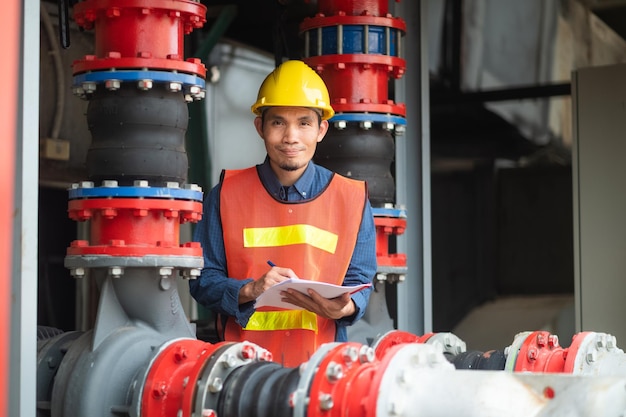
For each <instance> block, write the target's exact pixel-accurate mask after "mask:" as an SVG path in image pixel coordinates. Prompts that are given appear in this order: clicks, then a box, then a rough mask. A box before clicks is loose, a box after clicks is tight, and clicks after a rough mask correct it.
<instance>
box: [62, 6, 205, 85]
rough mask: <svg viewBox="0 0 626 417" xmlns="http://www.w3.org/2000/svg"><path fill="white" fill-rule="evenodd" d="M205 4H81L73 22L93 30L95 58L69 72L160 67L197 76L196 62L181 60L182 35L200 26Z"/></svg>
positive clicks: (199, 66) (78, 63)
mask: <svg viewBox="0 0 626 417" xmlns="http://www.w3.org/2000/svg"><path fill="white" fill-rule="evenodd" d="M205 15H206V6H204V5H202V4H201V3H199V2H195V1H191V0H85V1H81V2H78V3H77V4H76V5H75V6H74V20H75V21H76V23H77V24H78V25H79V26H80V27H81V28H84V29H86V30H91V29H94V28H95V42H96V44H95V56H94V55H90V56H87V57H85V59H84V60H82V61H76V62H75V63H74V65H73V68H74V74H78V73H82V72H86V71H93V70H102V69H113V68H115V69H142V68H146V69H160V70H168V71H171V70H177V71H180V72H184V73H190V74H197V75H199V76H201V77H202V78H204V76H205V74H206V69H205V67H204V65H203V64H202V63H201V62H200V61H199V60H197V59H191V60H189V61H187V62H186V61H183V58H184V54H185V52H184V42H183V40H184V35H186V34H189V33H191V32H192V31H193V30H194V29H197V28H201V27H202V26H203V25H204V24H205V23H206V16H205Z"/></svg>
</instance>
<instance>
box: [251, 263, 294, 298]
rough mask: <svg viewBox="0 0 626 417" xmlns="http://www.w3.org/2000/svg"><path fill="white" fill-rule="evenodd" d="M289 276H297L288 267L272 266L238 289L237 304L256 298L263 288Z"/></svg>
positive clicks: (262, 291)
mask: <svg viewBox="0 0 626 417" xmlns="http://www.w3.org/2000/svg"><path fill="white" fill-rule="evenodd" d="M289 278H298V276H297V275H296V273H295V272H293V271H292V270H291V269H289V268H281V267H280V266H273V267H272V268H271V269H270V270H269V271H267V272H266V273H265V275H263V276H262V277H261V278H258V279H256V280H254V281H252V282H249V283H247V284H246V285H244V286H243V287H241V290H239V304H243V303H247V302H248V301H253V300H256V299H257V297H258V296H259V295H261V294H263V293H264V292H265V290H267V289H268V288H270V287H272V286H274V285H276V284H278V283H279V282H281V281H285V280H287V279H289Z"/></svg>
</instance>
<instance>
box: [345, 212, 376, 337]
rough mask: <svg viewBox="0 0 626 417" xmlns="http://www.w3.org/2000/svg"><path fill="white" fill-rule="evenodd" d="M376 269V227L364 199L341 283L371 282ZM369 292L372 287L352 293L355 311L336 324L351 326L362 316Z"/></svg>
mask: <svg viewBox="0 0 626 417" xmlns="http://www.w3.org/2000/svg"><path fill="white" fill-rule="evenodd" d="M376 270H377V264H376V227H375V226H374V215H373V213H372V207H371V205H370V203H369V200H366V203H365V208H364V210H363V219H362V220H361V227H360V228H359V233H358V235H357V240H356V245H355V247H354V252H353V253H352V259H351V260H350V266H349V267H348V271H347V273H346V277H345V278H344V281H343V285H345V286H353V285H360V284H366V283H372V281H373V279H374V277H375V276H376ZM371 293H372V287H370V288H366V289H364V290H362V291H359V292H357V293H354V294H352V300H353V301H354V304H355V306H356V312H355V313H354V314H353V315H352V316H348V317H343V318H341V319H339V320H337V325H338V326H341V327H343V326H351V325H352V324H354V323H355V322H356V321H358V320H359V319H360V318H361V317H363V314H365V309H366V308H367V303H368V302H369V298H370V294H371ZM340 333H343V332H340Z"/></svg>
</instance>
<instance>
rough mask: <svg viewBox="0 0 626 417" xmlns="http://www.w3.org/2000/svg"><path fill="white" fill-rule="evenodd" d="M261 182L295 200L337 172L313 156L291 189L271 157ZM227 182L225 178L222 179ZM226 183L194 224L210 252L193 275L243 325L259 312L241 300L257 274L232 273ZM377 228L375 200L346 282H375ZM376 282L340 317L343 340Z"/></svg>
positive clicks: (205, 301) (217, 307) (207, 301)
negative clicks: (223, 208) (224, 212)
mask: <svg viewBox="0 0 626 417" xmlns="http://www.w3.org/2000/svg"><path fill="white" fill-rule="evenodd" d="M257 171H258V173H259V177H260V179H261V183H262V184H263V186H264V187H265V188H266V190H267V191H268V192H269V193H270V194H272V195H274V196H275V197H277V198H279V199H281V200H284V199H285V198H284V196H285V193H286V194H287V197H288V200H289V201H298V200H307V199H310V198H313V197H315V196H316V195H318V194H319V193H321V192H322V191H323V190H324V189H325V188H326V186H327V185H328V183H329V181H330V179H331V177H332V175H333V173H332V172H331V171H330V170H328V169H326V168H324V167H321V166H319V165H315V164H314V163H313V162H310V163H309V165H308V166H307V168H306V170H305V171H304V173H303V174H302V176H301V177H300V178H299V179H298V181H296V183H295V184H294V185H292V186H291V187H288V189H287V190H285V188H284V187H283V186H282V185H281V184H280V182H279V181H278V178H276V175H275V174H274V172H273V171H272V169H271V168H270V165H269V159H268V158H267V157H266V158H265V161H264V162H263V163H262V164H260V165H257ZM220 184H221V183H220ZM220 184H218V185H216V186H215V187H213V189H211V191H210V192H209V194H208V196H207V197H206V198H205V201H204V207H203V216H202V220H201V221H200V222H198V224H197V225H196V228H195V230H194V236H193V240H194V241H196V242H200V244H201V245H202V250H203V253H204V268H203V269H202V273H201V274H200V277H198V278H197V279H193V280H190V281H189V289H190V292H191V295H192V296H193V298H194V299H195V300H196V301H197V302H198V303H199V304H200V305H202V306H204V307H206V308H208V309H209V310H211V311H213V312H215V313H219V314H222V315H227V316H233V317H235V319H236V321H237V323H239V325H241V326H242V327H243V326H245V325H246V324H247V323H248V320H249V319H250V316H251V315H252V313H254V307H253V305H254V302H248V303H244V304H241V305H240V304H239V290H240V289H241V287H243V286H244V285H245V284H247V283H248V282H250V281H252V280H253V279H254V278H258V277H249V278H247V279H243V280H241V279H233V278H229V277H228V276H227V270H228V269H227V265H226V253H225V249H224V234H223V233H222V222H221V220H220V203H219V195H220ZM376 268H377V265H376V228H375V226H374V217H373V214H372V208H371V206H370V204H369V202H367V203H366V206H365V209H364V212H363V220H362V221H361V227H360V229H359V233H358V236H357V241H356V245H355V247H354V252H353V254H352V259H351V261H350V266H349V267H348V271H347V272H346V276H345V278H344V281H343V285H346V286H352V285H359V284H364V283H371V282H372V280H373V278H374V276H375V275H376ZM370 293H371V287H370V288H367V289H365V290H363V291H359V292H357V293H354V294H352V300H353V301H354V304H355V306H356V313H355V314H353V315H352V316H350V317H343V318H341V319H339V320H336V323H337V334H336V337H335V340H336V341H337V342H345V341H347V337H348V336H347V330H346V326H350V325H352V324H354V323H355V322H356V321H357V320H359V319H360V318H361V317H362V316H363V314H364V313H365V308H366V307H367V303H368V300H369V297H370Z"/></svg>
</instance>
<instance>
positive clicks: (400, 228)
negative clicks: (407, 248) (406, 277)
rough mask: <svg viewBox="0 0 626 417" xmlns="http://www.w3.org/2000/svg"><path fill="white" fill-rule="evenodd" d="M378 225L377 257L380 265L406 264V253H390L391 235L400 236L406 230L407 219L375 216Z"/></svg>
mask: <svg viewBox="0 0 626 417" xmlns="http://www.w3.org/2000/svg"><path fill="white" fill-rule="evenodd" d="M374 225H375V227H376V259H377V262H378V265H379V266H406V254H403V253H394V254H390V253H389V237H390V236H398V235H401V234H403V233H404V231H405V230H406V219H402V218H392V217H378V216H375V217H374Z"/></svg>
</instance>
